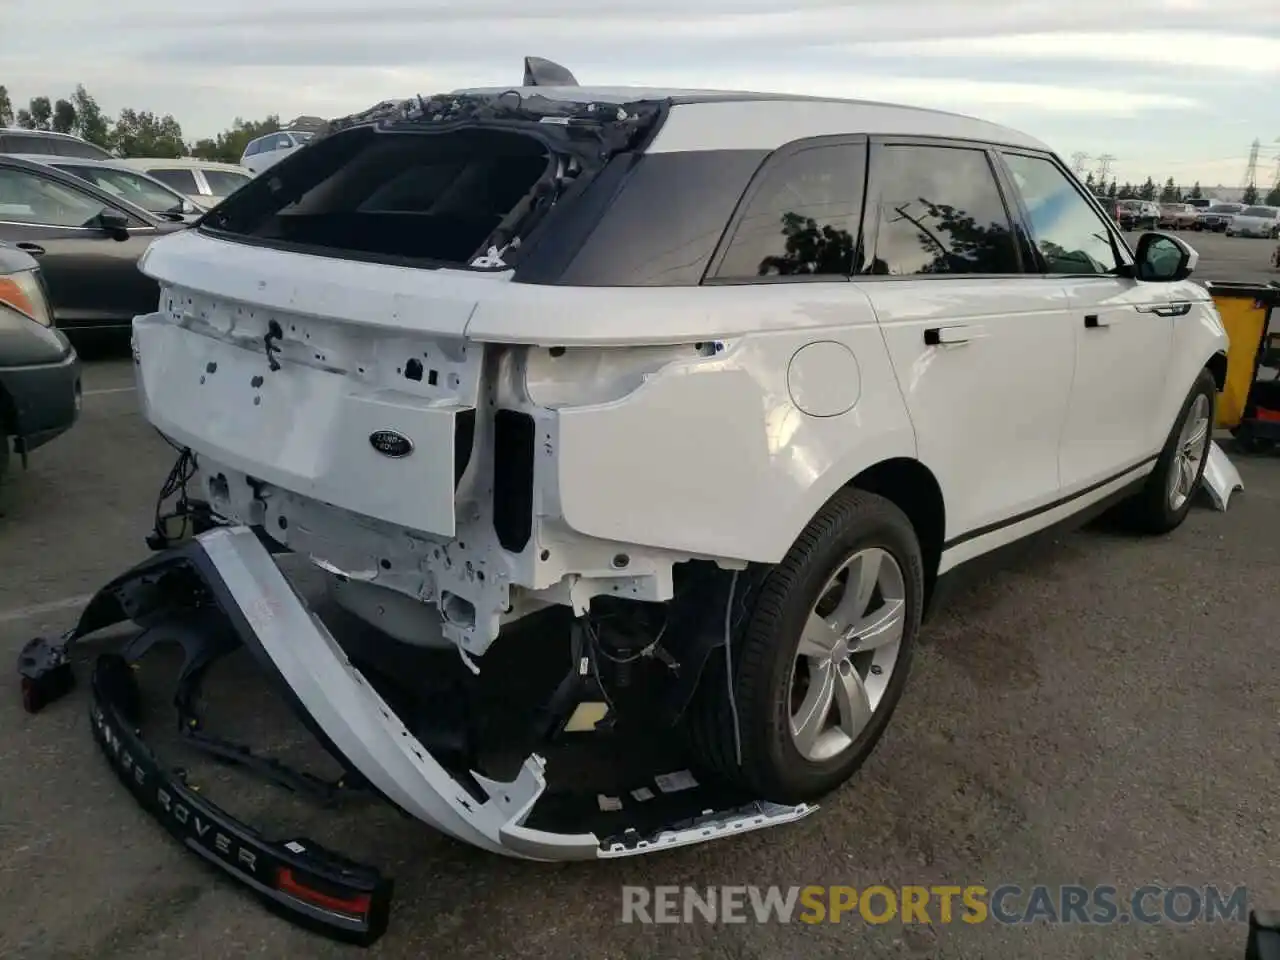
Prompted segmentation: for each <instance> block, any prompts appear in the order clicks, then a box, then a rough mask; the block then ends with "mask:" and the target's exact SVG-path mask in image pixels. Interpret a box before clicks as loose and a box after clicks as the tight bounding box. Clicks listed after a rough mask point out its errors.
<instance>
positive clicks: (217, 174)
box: [203, 168, 249, 197]
mask: <svg viewBox="0 0 1280 960" xmlns="http://www.w3.org/2000/svg"><path fill="white" fill-rule="evenodd" d="M203 172H204V179H205V182H206V183H208V184H209V189H210V190H212V191H213V195H214V196H215V197H229V196H231V194H233V193H235V192H236V191H237V190H239V189H240V188H241V187H243V186H244V185H245V184H246V183H248V182H249V177H246V176H245V175H244V174H243V173H233V172H232V171H230V170H209V169H207V168H206V169H205V170H204V171H203Z"/></svg>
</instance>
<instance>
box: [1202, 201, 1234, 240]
mask: <svg viewBox="0 0 1280 960" xmlns="http://www.w3.org/2000/svg"><path fill="white" fill-rule="evenodd" d="M1243 209H1244V204H1243V203H1212V204H1210V205H1209V206H1207V207H1206V208H1205V209H1203V210H1201V211H1200V217H1199V219H1198V220H1197V221H1196V228H1197V229H1199V230H1212V231H1214V232H1215V233H1223V232H1224V231H1225V230H1226V229H1227V225H1228V224H1229V223H1231V218H1232V217H1234V216H1235V215H1236V214H1237V213H1239V212H1240V211H1241V210H1243Z"/></svg>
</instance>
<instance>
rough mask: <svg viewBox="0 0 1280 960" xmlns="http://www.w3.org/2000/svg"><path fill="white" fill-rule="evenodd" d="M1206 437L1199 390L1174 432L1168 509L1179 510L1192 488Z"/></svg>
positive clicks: (1205, 414)
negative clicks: (1177, 431) (1175, 440)
mask: <svg viewBox="0 0 1280 960" xmlns="http://www.w3.org/2000/svg"><path fill="white" fill-rule="evenodd" d="M1209 440H1210V435H1209V398H1208V397H1207V396H1205V395H1204V394H1203V393H1201V394H1197V395H1196V398H1195V400H1193V401H1192V403H1191V406H1190V408H1189V409H1188V410H1187V416H1186V419H1185V420H1183V421H1182V429H1181V430H1180V431H1179V433H1178V446H1177V448H1176V449H1175V450H1174V454H1173V463H1172V464H1171V468H1172V469H1170V471H1169V491H1168V492H1169V507H1170V508H1171V509H1173V510H1181V509H1182V505H1183V504H1185V503H1186V502H1187V500H1188V498H1189V497H1190V496H1191V495H1192V494H1193V493H1194V492H1195V488H1196V477H1198V476H1199V475H1200V464H1201V463H1202V462H1203V461H1204V458H1205V457H1206V456H1208V453H1209Z"/></svg>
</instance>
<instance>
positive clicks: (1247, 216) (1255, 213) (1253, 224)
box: [1227, 207, 1280, 240]
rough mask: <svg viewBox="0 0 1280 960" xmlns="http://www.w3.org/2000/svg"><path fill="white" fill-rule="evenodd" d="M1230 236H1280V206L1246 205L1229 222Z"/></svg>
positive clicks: (1228, 232) (1267, 237)
mask: <svg viewBox="0 0 1280 960" xmlns="http://www.w3.org/2000/svg"><path fill="white" fill-rule="evenodd" d="M1227 236H1228V237H1261V238H1262V239H1263V240H1274V239H1276V238H1278V237H1280V207H1245V208H1244V209H1243V210H1241V211H1240V212H1239V213H1237V214H1236V215H1235V216H1234V217H1232V218H1231V222H1230V223H1229V224H1227Z"/></svg>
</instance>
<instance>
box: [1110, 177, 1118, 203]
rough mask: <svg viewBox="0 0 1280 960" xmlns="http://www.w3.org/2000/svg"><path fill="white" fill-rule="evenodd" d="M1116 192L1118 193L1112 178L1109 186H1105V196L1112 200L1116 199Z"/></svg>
mask: <svg viewBox="0 0 1280 960" xmlns="http://www.w3.org/2000/svg"><path fill="white" fill-rule="evenodd" d="M1118 192H1119V191H1118V190H1116V181H1115V178H1114V177H1113V178H1112V179H1111V183H1109V184H1108V185H1107V196H1108V197H1109V198H1110V199H1112V200H1114V199H1115V198H1116V194H1117V193H1118Z"/></svg>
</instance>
